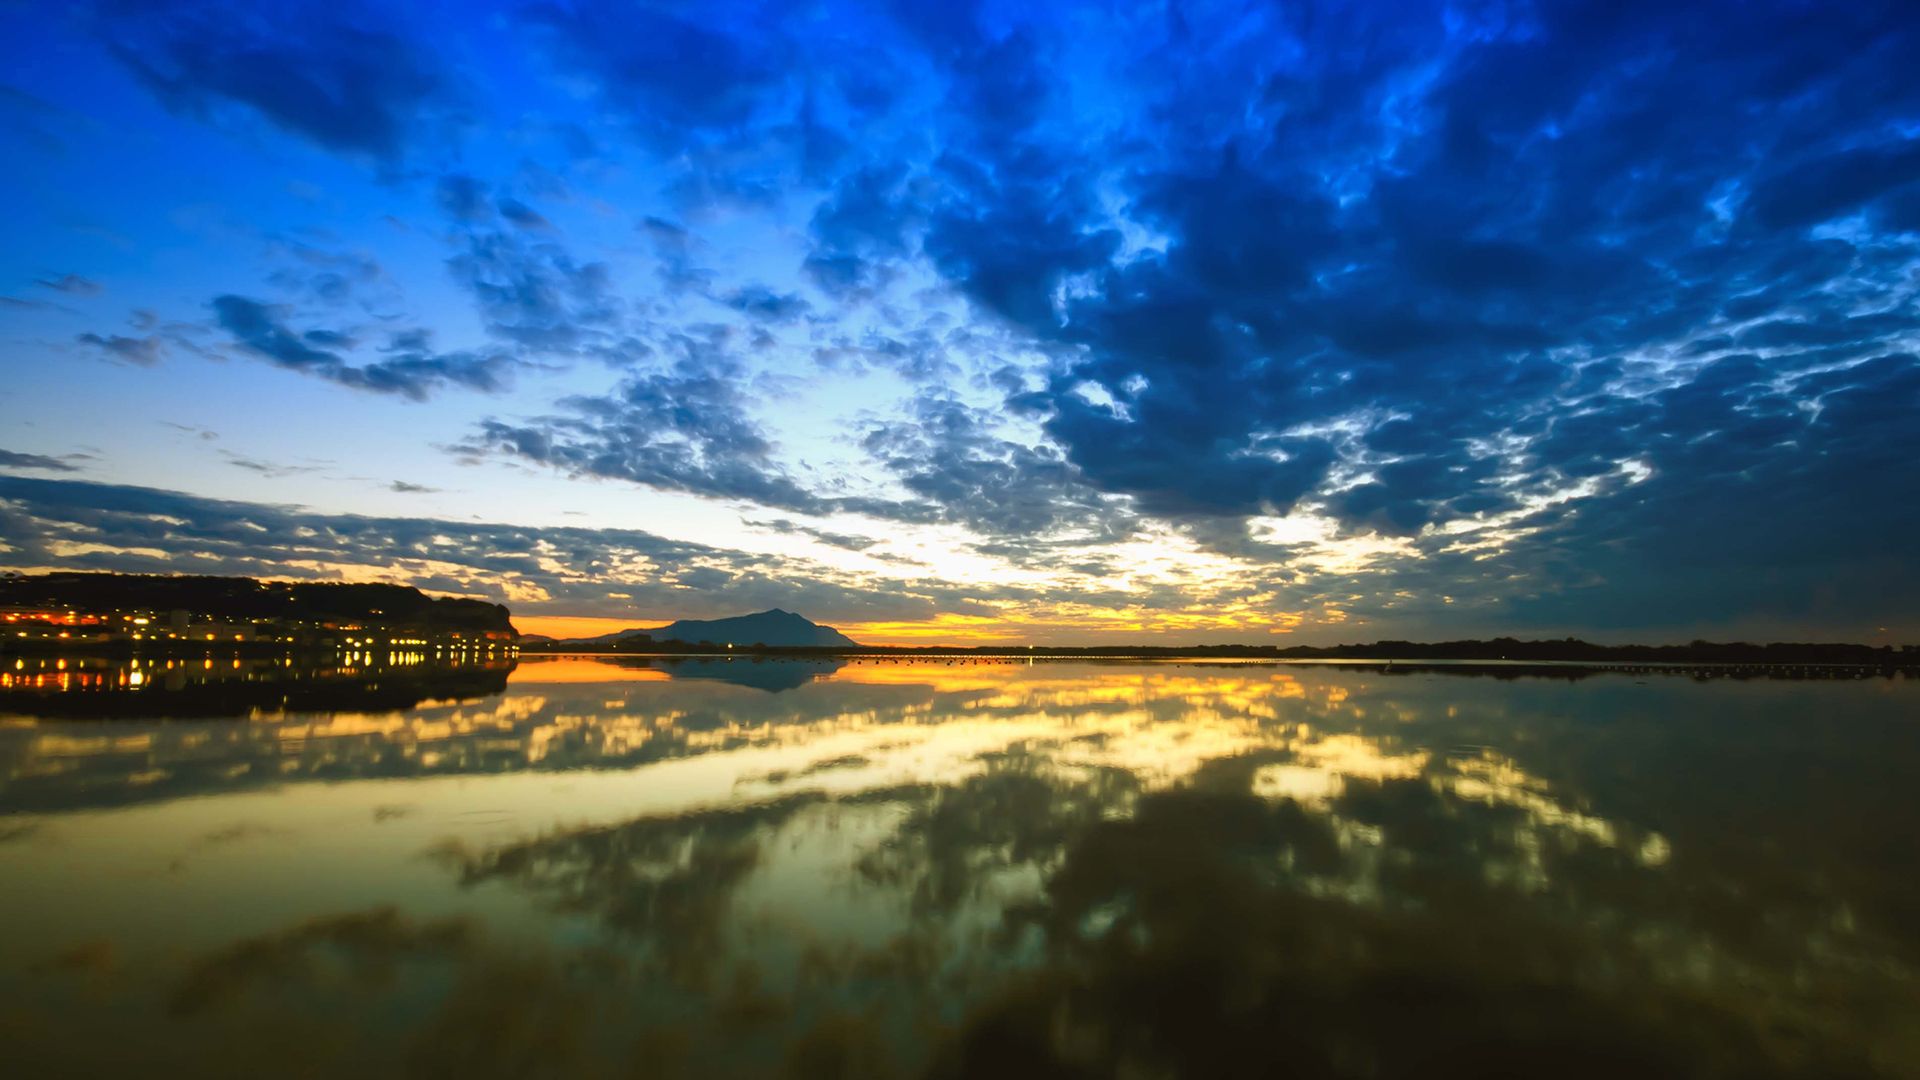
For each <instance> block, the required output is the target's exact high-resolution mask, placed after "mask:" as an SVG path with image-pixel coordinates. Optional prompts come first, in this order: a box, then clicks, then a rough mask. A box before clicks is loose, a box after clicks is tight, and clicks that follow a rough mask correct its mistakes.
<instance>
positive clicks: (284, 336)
mask: <svg viewBox="0 0 1920 1080" xmlns="http://www.w3.org/2000/svg"><path fill="white" fill-rule="evenodd" d="M213 309H214V315H215V318H216V321H217V323H218V325H219V326H220V328H221V329H223V330H225V331H227V333H228V334H230V335H231V336H232V338H233V341H234V344H235V345H237V346H238V347H239V348H241V349H242V350H244V351H245V352H247V353H249V354H251V355H254V356H257V357H259V358H261V359H263V360H266V361H268V362H269V363H272V364H274V365H275V366H278V367H283V368H287V369H289V370H292V371H298V372H302V373H304V374H308V375H314V376H317V377H319V378H323V379H326V380H328V381H330V382H336V383H339V384H340V385H342V386H348V387H352V388H354V389H356V390H368V391H372V392H375V393H384V394H398V395H400V396H402V397H406V398H411V399H413V400H415V401H420V400H424V399H426V398H427V397H428V396H429V395H430V394H431V393H432V392H433V391H435V390H438V389H440V388H442V387H445V386H448V385H454V386H462V387H466V388H467V389H471V390H482V391H493V390H499V389H500V388H501V387H502V386H503V385H504V384H505V382H506V379H507V377H508V373H509V372H510V371H511V370H512V368H513V361H512V359H511V358H509V357H508V356H506V355H504V354H501V353H489V352H444V353H443V352H432V351H429V350H428V349H427V348H426V347H425V342H426V341H427V337H426V335H425V334H421V333H413V334H399V335H395V336H394V337H393V338H392V340H391V343H390V345H389V346H388V348H387V349H386V350H384V351H385V358H384V359H380V360H376V361H373V362H371V363H366V364H360V365H357V366H356V365H354V364H351V363H349V362H348V361H347V360H346V359H345V357H343V356H342V355H341V354H340V353H339V352H337V351H335V350H336V349H340V348H346V347H351V345H352V343H353V339H352V336H351V335H349V334H346V333H343V332H341V331H338V330H332V329H328V328H324V327H321V328H315V329H312V330H308V331H305V332H296V331H294V330H293V329H292V328H291V327H289V326H288V325H287V324H286V322H285V321H284V319H285V311H284V309H282V308H279V307H276V306H273V305H269V304H266V303H263V302H261V301H258V300H252V299H249V298H247V297H244V296H233V295H227V296H219V297H215V298H214V300H213Z"/></svg>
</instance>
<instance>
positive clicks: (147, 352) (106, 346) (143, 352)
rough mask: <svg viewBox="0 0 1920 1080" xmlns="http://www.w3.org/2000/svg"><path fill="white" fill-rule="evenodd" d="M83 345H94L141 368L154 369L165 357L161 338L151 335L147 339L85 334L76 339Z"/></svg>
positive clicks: (111, 355) (110, 355)
mask: <svg viewBox="0 0 1920 1080" xmlns="http://www.w3.org/2000/svg"><path fill="white" fill-rule="evenodd" d="M74 340H75V341H77V342H79V343H80V344H82V345H92V346H93V347H95V348H97V349H100V350H101V351H103V352H105V353H106V354H107V355H108V356H109V357H111V358H112V359H115V360H120V361H124V362H126V363H129V364H137V365H139V366H140V367H152V366H153V365H155V364H158V363H159V362H160V359H161V357H162V356H164V355H165V353H164V351H163V350H162V347H161V341H160V337H159V336H158V335H153V334H149V335H148V336H146V337H127V336H126V335H124V334H105V335H101V334H95V333H85V334H81V335H80V336H78V337H76V338H75V339H74Z"/></svg>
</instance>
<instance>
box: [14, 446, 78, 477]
mask: <svg viewBox="0 0 1920 1080" xmlns="http://www.w3.org/2000/svg"><path fill="white" fill-rule="evenodd" d="M0 468H5V469H38V470H40V471H41V472H78V471H80V469H79V466H77V465H74V464H72V463H70V462H68V461H66V460H64V459H62V458H57V457H49V456H47V455H46V454H23V453H21V452H19V451H17V450H0Z"/></svg>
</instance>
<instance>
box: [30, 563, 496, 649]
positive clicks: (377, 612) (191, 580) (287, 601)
mask: <svg viewBox="0 0 1920 1080" xmlns="http://www.w3.org/2000/svg"><path fill="white" fill-rule="evenodd" d="M0 607H5V608H15V609H60V610H72V611H77V612H83V613H95V614H100V615H106V614H109V613H114V612H133V611H139V612H151V613H154V614H156V615H159V616H165V615H166V614H167V613H168V612H174V611H178V612H184V613H186V614H187V615H188V616H189V617H191V618H192V619H195V620H204V619H224V620H231V621H235V622H243V621H250V620H279V621H292V622H301V623H312V624H321V623H340V624H348V623H352V624H358V625H362V626H369V627H409V628H417V629H421V630H425V631H428V632H438V631H454V632H458V631H464V632H468V633H488V632H492V633H496V634H500V633H504V634H506V635H511V634H512V633H513V624H512V623H511V622H510V621H509V620H508V612H507V609H506V608H505V607H502V606H501V605H499V604H489V603H487V602H485V601H483V600H463V599H455V598H446V597H433V596H428V595H427V594H425V593H423V592H421V591H420V590H419V589H416V588H413V587H411V586H407V585H376V584H367V585H355V584H344V583H337V582H307V581H257V580H255V579H253V578H244V577H202V576H189V575H177V576H176V575H165V574H90V573H54V574H32V575H23V576H19V577H6V578H0Z"/></svg>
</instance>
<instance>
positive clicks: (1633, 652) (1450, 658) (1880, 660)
mask: <svg viewBox="0 0 1920 1080" xmlns="http://www.w3.org/2000/svg"><path fill="white" fill-rule="evenodd" d="M520 653H521V655H523V656H526V657H536V656H543V655H544V656H561V655H569V656H635V657H649V656H652V657H672V656H702V657H712V656H739V657H806V658H820V659H828V658H831V659H849V660H850V659H856V658H902V659H915V658H924V659H943V658H951V659H1027V658H1032V659H1050V660H1212V661H1229V660H1245V661H1269V662H1273V661H1281V662H1290V663H1382V664H1388V663H1391V664H1415V665H1417V664H1427V665H1434V666H1457V665H1461V664H1481V665H1542V664H1546V665H1553V664H1559V665H1573V666H1602V667H1613V666H1622V665H1625V666H1635V665H1641V666H1649V667H1656V666H1657V667H1675V666H1691V665H1714V666H1732V667H1806V666H1822V667H1860V668H1875V669H1886V668H1898V669H1908V668H1920V648H1916V647H1914V646H1871V645H1856V644H1832V643H1772V644H1750V643H1744V642H1732V643H1715V642H1704V641H1703V642H1694V643H1691V644H1688V645H1596V644H1593V643H1591V642H1585V641H1576V640H1560V641H1519V640H1515V639H1510V638H1496V639H1492V640H1488V641H1451V642H1436V643H1419V642H1403V641H1384V642H1375V643H1372V644H1366V645H1332V646H1289V647H1285V648H1281V647H1274V646H1258V645H1206V646H1194V647H1167V646H1118V645H1116V646H1095V647H1068V646H1040V645H1031V646H1029V645H1014V646H1009V645H978V646H951V645H925V646H904V645H867V646H858V647H855V648H828V647H771V646H739V645H735V646H726V645H711V644H688V643H685V642H672V641H660V642H648V643H645V644H644V645H619V646H615V645H580V644H569V643H563V642H522V644H521V646H520Z"/></svg>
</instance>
